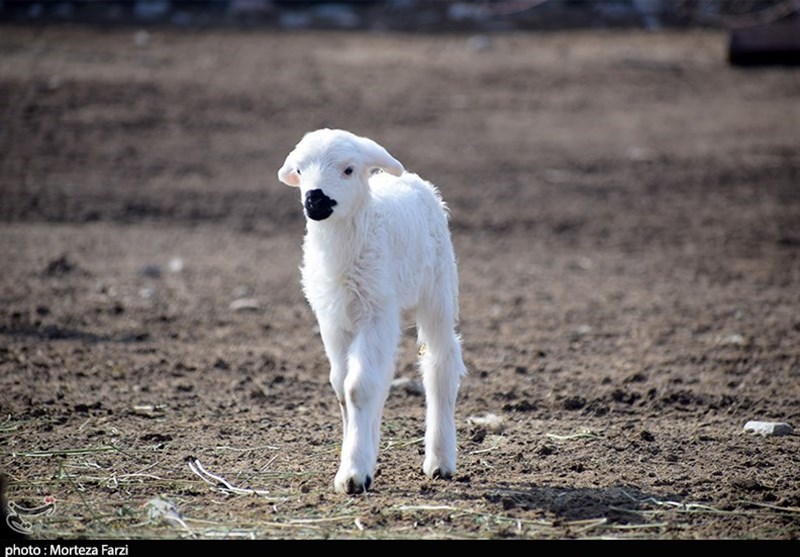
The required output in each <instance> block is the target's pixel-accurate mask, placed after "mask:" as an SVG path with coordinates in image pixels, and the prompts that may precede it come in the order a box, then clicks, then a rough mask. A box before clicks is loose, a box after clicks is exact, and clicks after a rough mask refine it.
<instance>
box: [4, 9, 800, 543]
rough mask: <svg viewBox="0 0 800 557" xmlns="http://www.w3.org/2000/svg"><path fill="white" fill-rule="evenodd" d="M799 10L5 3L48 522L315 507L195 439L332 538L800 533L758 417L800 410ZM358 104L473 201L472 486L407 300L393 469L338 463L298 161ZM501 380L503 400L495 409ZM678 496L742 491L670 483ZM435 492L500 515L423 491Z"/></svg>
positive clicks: (7, 186) (10, 237)
mask: <svg viewBox="0 0 800 557" xmlns="http://www.w3.org/2000/svg"><path fill="white" fill-rule="evenodd" d="M799 7H800V6H798V1H796V0H776V1H761V0H753V1H749V0H743V1H725V0H707V1H706V0H681V1H666V0H664V1H661V0H615V1H611V0H608V1H597V2H594V1H592V2H589V1H580V0H496V1H490V0H486V1H483V0H474V1H468V0H460V1H444V0H443V1H439V2H431V1H422V0H386V1H378V0H375V1H366V0H365V1H358V2H353V1H343V0H339V1H336V2H324V1H291V2H290V1H280V0H210V1H202V0H194V1H169V0H128V1H122V0H120V1H114V0H110V1H106V2H89V1H70V0H54V1H47V2H45V1H35V0H28V1H13V0H2V1H0V261H2V265H0V414H2V415H4V416H9V419H8V420H7V421H6V422H3V423H2V424H0V433H2V436H0V449H2V450H3V451H4V455H3V458H2V460H0V465H2V466H3V467H4V468H5V470H3V471H4V472H6V473H8V474H9V476H10V477H11V479H12V480H13V481H12V482H10V484H9V498H8V499H9V500H11V501H19V500H24V499H25V498H28V500H29V501H31V502H30V504H29V505H28V506H29V507H35V506H36V505H35V504H34V502H35V500H38V499H37V498H39V497H40V496H41V495H45V494H47V493H51V492H49V491H47V490H49V489H52V490H53V492H55V493H56V495H57V499H58V508H57V511H56V513H55V514H53V515H52V519H47V520H49V522H40V523H39V524H40V526H41V528H42V530H40V533H42V532H43V534H42V535H53V536H55V535H72V534H73V533H74V532H84V533H85V534H86V535H87V536H89V537H92V536H93V535H114V536H119V535H122V536H125V535H138V536H144V537H147V536H150V535H154V534H158V535H165V536H174V535H177V534H176V532H175V531H174V530H169V528H170V527H169V526H168V525H166V526H165V525H164V524H163V523H154V522H150V521H149V519H148V518H147V516H143V515H146V513H147V511H146V510H142V509H145V507H144V504H145V503H146V502H148V501H149V500H151V498H152V497H155V496H156V495H159V494H167V495H168V496H169V497H170V498H172V499H173V500H174V501H175V502H176V504H177V505H178V506H179V507H180V508H181V509H182V511H183V512H184V513H185V515H186V516H190V517H196V518H198V519H203V520H207V521H209V522H204V523H202V524H222V525H224V527H225V528H222V526H220V529H219V531H216V530H214V528H216V526H202V528H207V529H208V530H209V531H210V532H212V533H214V532H216V534H214V535H219V536H225V535H229V534H230V532H231V531H239V530H237V529H244V530H242V531H243V532H244V534H246V535H252V536H268V535H273V536H276V535H277V536H281V535H286V532H287V530H280V529H278V527H279V526H281V524H278V526H275V527H274V528H273V526H274V524H272V523H266V522H264V520H263V519H264V513H265V512H267V511H265V508H264V506H263V505H261V504H260V502H256V503H253V499H245V498H234V497H232V498H228V499H226V500H225V504H224V505H220V504H219V503H218V501H217V500H216V498H217V497H218V495H219V494H218V493H217V492H215V491H213V490H212V489H210V488H208V486H207V485H206V484H204V483H202V482H201V481H200V480H198V479H197V478H196V477H194V476H193V475H192V472H191V471H189V469H188V468H187V466H186V462H185V457H186V455H187V454H192V455H194V456H196V457H197V458H198V459H200V460H201V461H202V462H203V463H204V464H205V465H206V466H207V467H208V469H209V470H214V471H216V472H217V473H219V474H222V475H223V476H225V477H227V478H229V479H233V478H237V479H241V478H245V479H243V480H242V482H245V481H246V482H251V483H252V485H254V486H258V487H260V488H263V489H267V490H269V491H270V493H271V494H272V495H275V496H276V497H280V498H282V500H281V503H280V505H279V506H278V507H276V508H275V509H276V510H274V511H269V512H274V513H275V514H274V515H270V516H271V517H272V518H273V519H274V521H276V523H280V522H281V521H286V520H294V519H297V520H301V521H304V522H301V523H296V524H295V526H292V528H295V529H294V530H291V532H292V533H297V534H298V535H303V536H309V537H313V536H325V535H328V536H351V535H362V532H363V535H364V536H367V535H373V534H375V533H376V532H377V533H378V534H377V535H386V536H392V535H396V536H404V535H409V536H416V535H422V534H420V532H421V530H420V529H418V528H425V531H424V532H423V533H424V534H426V535H430V536H432V537H444V536H451V535H452V536H456V537H469V536H472V537H476V536H480V537H483V536H495V535H506V536H510V535H520V536H545V537H564V536H580V535H583V533H582V532H584V533H585V531H584V530H579V529H580V528H584V527H585V526H586V523H582V524H578V523H575V524H573V525H572V526H570V521H581V520H597V519H599V520H600V521H601V522H597V523H596V524H595V523H594V522H592V523H591V524H594V526H591V528H597V529H596V530H592V531H591V532H589V533H592V534H594V533H598V534H602V535H613V536H633V535H637V536H639V535H644V536H650V537H659V536H661V537H663V536H673V537H693V538H698V537H724V538H737V537H742V536H744V535H755V536H759V535H761V536H765V537H784V538H788V539H797V537H798V536H800V530H799V526H798V522H797V520H796V519H794V518H793V517H795V516H796V513H794V514H791V513H786V512H784V513H781V511H776V510H775V509H768V506H770V505H771V506H772V507H774V506H776V505H777V506H782V507H786V508H795V509H796V508H797V507H798V506H800V491H798V489H800V487H799V486H798V484H797V482H796V481H793V479H794V478H795V476H796V470H797V466H796V455H797V454H798V453H797V450H796V449H797V447H796V444H797V439H798V437H797V436H789V437H787V438H784V439H781V440H778V441H776V442H774V443H773V442H772V441H773V440H771V439H770V440H766V441H764V442H760V441H756V443H759V444H757V445H755V446H754V445H752V444H751V443H752V442H753V441H752V439H751V438H750V437H745V436H743V435H740V434H739V432H740V430H741V428H742V426H743V424H744V423H745V422H746V421H747V420H750V419H760V418H768V419H775V420H785V421H789V422H794V425H795V426H796V425H797V422H798V420H800V409H799V408H800V407H799V406H798V404H797V401H798V400H800V392H799V391H798V389H800V379H799V378H798V370H800V320H798V315H800V311H798V308H800V188H799V187H798V184H799V183H800V88H799V87H798V69H797V64H798V44H797V43H798V38H800V32H798V21H800V18H798V8H799ZM325 126H329V127H340V128H345V129H349V130H351V131H353V132H355V133H358V134H360V135H365V136H368V137H371V138H373V139H374V140H376V141H378V142H379V143H380V144H382V145H384V146H385V147H386V148H387V149H388V150H389V152H391V153H392V154H393V155H394V156H395V157H396V158H397V159H398V160H400V161H401V162H403V164H404V165H405V166H406V168H408V169H410V170H412V171H414V172H417V173H419V174H420V175H421V176H423V177H424V178H426V179H428V180H430V181H432V182H433V183H435V184H436V185H437V186H438V187H439V188H440V190H441V192H442V194H443V196H444V198H445V199H446V200H447V202H448V204H449V207H450V209H451V228H452V234H453V239H454V243H455V247H456V252H457V254H458V258H459V271H460V280H461V323H460V329H461V332H462V334H463V337H464V354H465V359H466V363H467V367H468V369H469V375H468V376H467V377H466V378H465V379H464V383H463V385H462V389H461V392H460V398H459V404H458V427H459V448H460V451H461V452H460V454H461V458H462V460H461V462H460V466H461V472H460V475H459V478H458V479H457V481H455V482H452V483H450V484H447V487H440V485H439V484H436V483H422V482H421V480H420V477H419V474H418V473H417V472H418V471H417V468H418V465H419V462H418V461H419V460H420V457H419V455H418V451H417V449H418V448H419V446H418V445H417V444H415V443H416V441H415V439H418V438H419V437H420V436H421V435H422V433H421V431H422V430H421V428H422V423H423V422H422V420H423V412H424V410H423V407H424V405H423V402H422V398H421V397H420V394H421V387H420V386H419V384H418V382H417V383H415V382H416V381H417V372H416V364H415V360H416V353H417V351H416V348H415V346H414V328H413V325H409V327H408V328H406V329H404V335H403V339H402V346H401V351H400V354H399V357H398V363H397V375H398V377H399V378H402V379H406V380H407V381H406V382H405V383H403V384H402V385H404V386H401V387H399V388H397V389H395V390H393V392H392V394H391V395H390V398H389V400H388V401H387V410H386V413H387V416H388V419H387V421H386V422H385V427H384V441H385V446H386V447H390V448H391V449H392V450H387V451H385V452H384V453H382V457H381V458H382V460H381V467H382V472H381V474H382V475H381V476H380V478H379V479H378V482H377V483H378V484H379V485H381V486H384V487H381V488H379V489H381V490H382V491H377V492H376V494H375V495H374V498H370V499H367V498H364V499H363V500H358V501H356V500H353V501H352V502H348V503H347V504H346V505H345V504H343V503H342V502H341V500H339V499H334V498H333V497H328V495H327V494H328V492H329V490H330V479H331V478H332V477H333V474H334V473H335V469H336V458H335V454H336V450H337V448H336V447H337V443H338V442H339V429H338V424H339V410H338V406H337V404H336V402H335V400H334V397H333V393H332V392H331V389H330V387H329V386H328V384H327V373H328V364H327V360H326V358H325V355H324V352H323V349H322V344H321V340H320V338H319V335H318V331H317V329H316V323H315V320H314V317H313V315H312V314H311V312H310V310H309V309H308V306H307V304H306V303H305V300H304V299H303V295H302V291H301V289H300V284H299V272H298V267H299V265H300V257H301V242H302V236H303V232H304V226H305V221H304V218H303V214H302V209H301V206H300V203H299V199H298V194H297V190H296V189H293V188H288V187H285V186H283V185H281V184H280V183H279V182H278V180H277V177H276V172H277V169H278V168H279V167H280V165H281V163H282V161H283V160H284V157H285V156H286V154H287V153H288V152H289V151H290V150H291V149H292V147H293V146H294V145H295V144H296V143H297V142H298V141H299V139H300V138H301V137H302V135H303V134H304V133H305V132H307V131H309V130H313V129H316V128H320V127H325ZM485 413H492V414H494V415H496V416H498V417H499V418H500V422H494V423H500V424H503V425H501V426H497V429H493V430H491V431H488V430H486V429H485V428H483V429H482V428H481V427H479V426H476V425H474V424H475V422H474V420H473V421H471V422H470V421H468V419H469V418H472V417H474V416H482V415H484V414H485ZM701 428H702V429H701ZM574 431H582V432H584V433H579V434H576V435H577V437H574V438H573V437H569V435H570V434H571V433H574ZM586 431H589V433H588V434H586V433H585V432H586ZM592 432H595V433H592ZM551 433H554V434H556V435H561V436H562V437H561V438H559V437H550V436H549V435H550V434H551ZM565 435H566V436H567V437H564V436H565ZM554 439H556V440H554ZM558 439H560V440H558ZM565 439H566V440H567V441H564V440H565ZM574 439H578V441H577V442H573V441H574ZM562 441H563V442H565V443H572V444H569V445H564V444H562ZM793 444H794V445H793ZM97 446H100V447H121V448H122V449H124V450H120V451H116V450H108V451H106V450H103V456H102V458H101V457H97V458H95V457H96V454H95V452H93V451H94V449H93V448H95V447H97ZM64 447H84V448H87V451H88V452H85V453H81V454H72V453H64V452H63V449H64ZM246 447H262V448H263V449H259V450H257V451H256V450H250V449H246ZM274 447H279V448H280V450H279V451H277V450H276V452H269V451H273V448H274ZM709 447H713V449H710V448H709ZM48 451H55V452H52V453H51V452H48ZM58 451H62V452H58ZM54 454H57V455H59V459H51V458H45V457H47V456H48V455H50V456H52V455H54ZM87 454H88V455H90V456H89V457H87V456H86V455H87ZM26 455H27V456H26ZM30 455H33V456H30ZM154 455H155V456H154ZM273 457H274V458H273ZM87 458H89V459H91V461H87V460H86V459H87ZM270 459H272V460H270ZM154 462H155V464H154ZM62 465H63V467H62ZM95 465H96V466H95ZM64 470H67V472H63V471H64ZM141 470H146V471H147V473H148V474H152V475H153V476H154V477H156V478H158V479H156V480H153V478H150V477H149V476H148V477H146V478H145V477H144V476H137V477H136V478H133V477H132V476H126V474H129V473H131V472H135V471H141ZM65 474H67V475H66V476H65ZM98 477H100V478H101V479H97V478H98ZM111 477H113V478H115V479H114V481H113V482H112V481H110V480H108V481H106V479H107V478H111ZM53 478H55V479H53ZM65 478H66V479H65ZM116 478H121V480H120V483H118V482H117V480H116ZM124 478H127V480H124ZM125 482H127V483H125ZM192 482H194V483H192ZM620 485H623V486H626V487H625V489H626V490H627V491H624V492H623V491H620V488H619V486H620ZM76 486H80V488H78V487H76ZM120 486H122V487H120ZM45 492H47V493H45ZM631 494H633V497H632V496H631ZM370 497H373V496H372V495H371V496H370ZM665 499H668V500H670V501H682V502H693V501H695V502H696V501H703V502H710V504H713V505H715V506H716V507H718V508H721V509H725V510H726V511H732V512H726V513H715V514H713V515H712V514H708V515H700V514H698V513H683V514H671V515H669V514H667V515H664V514H657V513H662V512H664V511H663V509H664V508H665V507H664V506H660V507H654V506H653V504H651V503H647V502H646V501H652V500H665ZM752 500H757V501H758V502H760V503H763V506H752V505H750V503H747V504H745V503H744V502H746V501H752ZM431 501H433V504H436V505H443V506H444V507H448V506H454V505H455V506H463V505H470V508H471V509H472V511H474V512H473V513H472V514H468V513H466V514H464V513H462V514H456V515H452V516H451V515H450V514H447V517H446V519H445V517H444V516H440V515H441V514H443V513H444V512H445V511H441V512H439V511H436V513H435V516H434V518H433V519H431V516H432V515H431V514H430V513H431V512H433V511H430V508H428V510H427V511H420V510H417V511H413V510H411V511H409V510H408V508H409V505H419V504H422V505H430V504H432V503H431ZM634 507H635V508H634ZM620 508H622V509H623V510H622V511H620V510H619V509H620ZM403 509H405V510H403ZM642 509H644V510H646V511H647V512H648V513H649V512H651V511H652V513H656V514H643V513H638V511H639V510H642ZM739 511H741V512H739ZM351 512H358V513H362V514H358V515H356V516H360V517H361V518H362V519H363V523H364V524H366V525H367V527H366V529H365V530H363V529H361V528H356V527H355V526H353V524H354V522H353V517H352V516H351V515H350V514H347V513H351ZM339 513H345V514H344V516H345V517H346V518H347V520H344V521H341V520H338V519H337V520H332V521H330V522H328V521H321V522H316V519H317V518H319V516H339V515H340V514H339ZM475 513H484V514H480V517H481V518H480V520H478V519H476V518H475V517H476V516H478V514H475ZM689 515H691V516H689ZM309 518H312V519H313V521H308V520H307V519H309ZM517 519H522V520H523V522H518V521H517ZM42 520H44V519H42ZM509 520H510V521H511V522H509ZM215 521H216V522H215ZM198 524H199V523H198ZM297 524H302V525H304V526H298V525H297ZM420 524H421V525H423V526H421V527H419V526H418V525H420ZM508 524H512V525H514V526H513V527H512V526H508ZM617 524H621V525H622V526H626V527H627V526H630V525H635V531H634V528H630V529H628V530H624V529H623V528H620V529H616V530H615V529H614V525H617ZM308 525H311V526H308ZM517 525H518V526H517ZM283 526H286V523H285V522H284V523H283ZM193 527H194V526H193ZM372 527H374V528H372ZM514 528H517V530H514ZM195 529H196V530H197V531H198V532H199V531H200V529H201V526H196V527H195ZM356 530H357V531H356ZM754 532H755V534H753V533H754ZM180 533H181V535H183V534H185V532H184V531H180ZM209 536H211V534H209Z"/></svg>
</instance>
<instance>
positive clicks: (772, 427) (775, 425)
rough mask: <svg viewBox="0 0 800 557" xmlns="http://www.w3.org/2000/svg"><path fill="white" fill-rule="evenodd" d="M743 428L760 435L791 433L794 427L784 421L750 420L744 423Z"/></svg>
mask: <svg viewBox="0 0 800 557" xmlns="http://www.w3.org/2000/svg"><path fill="white" fill-rule="evenodd" d="M744 430H745V431H750V432H752V433H760V434H761V435H776V436H777V435H792V434H793V433H794V428H793V427H792V426H790V425H789V424H787V423H786V422H760V421H758V420H750V421H749V422H747V423H746V424H744Z"/></svg>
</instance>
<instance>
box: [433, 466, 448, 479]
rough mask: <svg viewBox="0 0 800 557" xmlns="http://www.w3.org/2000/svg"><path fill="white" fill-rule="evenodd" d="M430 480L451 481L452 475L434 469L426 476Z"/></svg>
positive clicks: (439, 469)
mask: <svg viewBox="0 0 800 557" xmlns="http://www.w3.org/2000/svg"><path fill="white" fill-rule="evenodd" d="M428 476H430V478H431V479H432V480H451V479H453V473H452V472H448V471H442V469H441V468H435V469H434V470H433V471H432V472H431V473H430V474H428Z"/></svg>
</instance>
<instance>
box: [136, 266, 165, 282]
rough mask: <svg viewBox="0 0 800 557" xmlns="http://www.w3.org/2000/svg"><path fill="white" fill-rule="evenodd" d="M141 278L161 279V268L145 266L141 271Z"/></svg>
mask: <svg viewBox="0 0 800 557" xmlns="http://www.w3.org/2000/svg"><path fill="white" fill-rule="evenodd" d="M139 276H142V277H146V278H152V279H157V278H161V267H159V266H158V265H145V266H144V267H142V268H141V269H139Z"/></svg>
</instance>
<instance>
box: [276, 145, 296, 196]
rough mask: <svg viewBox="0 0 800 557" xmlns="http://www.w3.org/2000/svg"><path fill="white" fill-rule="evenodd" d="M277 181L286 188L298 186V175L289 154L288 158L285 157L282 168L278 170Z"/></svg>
mask: <svg viewBox="0 0 800 557" xmlns="http://www.w3.org/2000/svg"><path fill="white" fill-rule="evenodd" d="M278 180H280V181H281V182H283V183H284V184H286V185H287V186H293V187H295V188H296V187H298V186H300V175H299V174H298V173H297V169H296V168H295V165H294V159H293V158H292V153H289V156H288V157H286V160H285V161H284V162H283V166H282V167H281V169H280V170H278Z"/></svg>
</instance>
